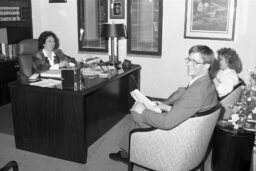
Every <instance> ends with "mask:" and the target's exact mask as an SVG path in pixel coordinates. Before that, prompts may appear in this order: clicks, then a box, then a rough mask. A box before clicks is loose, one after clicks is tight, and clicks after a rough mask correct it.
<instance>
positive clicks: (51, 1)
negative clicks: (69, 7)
mask: <svg viewBox="0 0 256 171" xmlns="http://www.w3.org/2000/svg"><path fill="white" fill-rule="evenodd" d="M61 2H67V0H49V3H61Z"/></svg>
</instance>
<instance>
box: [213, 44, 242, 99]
mask: <svg viewBox="0 0 256 171" xmlns="http://www.w3.org/2000/svg"><path fill="white" fill-rule="evenodd" d="M217 54H218V61H219V66H220V70H219V71H218V72H217V74H216V76H215V78H214V79H213V82H214V84H215V87H216V89H217V92H218V96H219V97H223V96H225V95H227V94H228V93H230V92H231V91H232V90H233V88H234V86H235V85H237V84H238V82H239V78H238V75H237V74H238V73H240V72H241V70H242V63H241V60H240V58H239V56H238V54H237V53H236V51H235V50H234V49H231V48H221V49H219V50H218V51H217Z"/></svg>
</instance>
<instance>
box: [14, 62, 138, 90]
mask: <svg viewBox="0 0 256 171" xmlns="http://www.w3.org/2000/svg"><path fill="white" fill-rule="evenodd" d="M140 69H141V67H140V65H134V66H132V67H131V68H130V69H126V70H122V71H121V70H120V71H119V72H118V73H117V74H116V75H114V76H112V77H111V78H99V77H98V78H97V79H95V80H94V79H90V81H91V82H92V84H91V85H90V86H89V87H86V88H85V89H84V90H82V91H70V90H62V89H60V88H59V87H39V86H31V85H24V84H20V83H19V82H18V81H14V82H11V83H9V87H10V88H24V89H31V90H36V91H45V90H46V89H47V91H49V92H56V93H60V92H61V93H65V94H77V95H84V94H88V93H90V92H92V91H94V90H96V89H98V88H100V87H102V86H104V85H106V84H108V83H110V82H112V81H114V80H117V79H120V78H122V77H124V76H126V75H129V74H131V73H133V72H135V71H139V70H140Z"/></svg>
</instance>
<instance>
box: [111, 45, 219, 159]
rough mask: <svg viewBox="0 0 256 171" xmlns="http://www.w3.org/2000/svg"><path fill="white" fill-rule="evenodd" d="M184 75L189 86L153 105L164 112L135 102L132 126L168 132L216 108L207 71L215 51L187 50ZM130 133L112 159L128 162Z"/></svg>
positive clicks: (197, 46)
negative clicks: (197, 114)
mask: <svg viewBox="0 0 256 171" xmlns="http://www.w3.org/2000/svg"><path fill="white" fill-rule="evenodd" d="M185 60H186V63H187V74H188V75H189V76H191V78H192V80H191V81H190V82H189V85H188V87H186V88H185V87H182V88H179V89H178V90H177V91H175V92H174V93H173V94H172V95H171V96H170V97H169V98H168V99H167V100H164V101H163V102H156V103H157V107H159V108H161V109H162V110H163V113H161V114H160V113H157V112H154V111H152V110H149V109H147V108H146V107H145V105H144V104H143V103H140V102H136V103H135V104H134V105H133V107H132V108H131V118H130V121H131V124H130V125H131V127H130V130H132V129H134V128H148V127H154V128H158V129H165V130H168V129H171V128H173V127H175V126H177V125H179V124H180V123H182V122H183V121H185V120H186V119H188V118H190V117H191V116H193V115H195V114H196V113H197V112H203V111H206V110H208V109H211V108H212V107H214V106H216V105H217V103H218V102H217V94H216V89H215V86H214V84H213V83H212V80H211V79H210V77H209V74H208V72H209V69H210V67H211V65H212V63H213V61H214V52H213V51H212V50H211V49H210V48H209V47H208V46H204V45H196V46H193V47H191V48H190V49H189V57H188V58H186V59H185ZM128 143H129V132H127V134H126V135H124V137H123V138H122V139H121V142H120V144H119V146H120V148H121V150H120V151H118V152H117V153H111V154H110V155H109V157H110V158H111V159H112V160H116V161H122V162H125V163H127V162H128V153H127V151H128Z"/></svg>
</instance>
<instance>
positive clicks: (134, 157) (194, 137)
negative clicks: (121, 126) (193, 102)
mask: <svg viewBox="0 0 256 171" xmlns="http://www.w3.org/2000/svg"><path fill="white" fill-rule="evenodd" d="M219 112H220V105H217V106H215V107H214V108H213V109H211V110H209V111H206V112H204V113H203V114H202V113H201V114H199V115H197V116H195V117H191V118H189V119H187V120H186V121H184V122H182V123H181V124H179V125H178V126H176V127H175V128H173V129H171V130H160V129H154V130H147V129H134V130H132V131H131V132H130V144H129V166H128V169H129V171H131V170H132V169H133V165H134V164H136V165H139V166H142V167H145V168H148V169H153V170H158V171H166V170H168V171H177V170H184V171H187V170H193V169H198V168H201V169H202V168H204V161H205V159H206V152H207V151H208V149H209V147H208V146H209V144H210V140H211V137H212V134H213V130H214V128H215V125H216V122H217V119H218V116H219Z"/></svg>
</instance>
